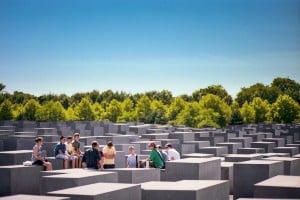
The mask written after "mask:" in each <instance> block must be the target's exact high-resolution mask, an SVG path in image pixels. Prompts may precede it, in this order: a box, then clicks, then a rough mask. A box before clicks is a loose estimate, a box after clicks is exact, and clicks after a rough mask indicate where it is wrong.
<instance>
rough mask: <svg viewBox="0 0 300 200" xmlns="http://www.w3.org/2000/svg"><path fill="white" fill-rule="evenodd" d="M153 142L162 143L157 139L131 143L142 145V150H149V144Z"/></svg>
mask: <svg viewBox="0 0 300 200" xmlns="http://www.w3.org/2000/svg"><path fill="white" fill-rule="evenodd" d="M151 142H155V144H156V145H158V144H159V145H161V142H160V141H158V140H156V141H151V140H150V141H136V142H130V144H139V145H140V149H141V152H142V150H149V147H148V146H149V144H150V143H151Z"/></svg>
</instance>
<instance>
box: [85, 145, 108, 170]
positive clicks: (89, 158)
mask: <svg viewBox="0 0 300 200" xmlns="http://www.w3.org/2000/svg"><path fill="white" fill-rule="evenodd" d="M82 167H83V168H90V169H100V170H101V169H103V159H102V156H101V153H100V151H99V144H98V142H97V141H93V142H92V149H88V150H87V151H86V152H85V153H84V154H83V157H82Z"/></svg>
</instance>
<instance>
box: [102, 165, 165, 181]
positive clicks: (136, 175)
mask: <svg viewBox="0 0 300 200" xmlns="http://www.w3.org/2000/svg"><path fill="white" fill-rule="evenodd" d="M105 171H110V172H116V173H117V174H118V178H119V180H118V183H144V182H149V181H160V169H155V168H115V169H107V170H105Z"/></svg>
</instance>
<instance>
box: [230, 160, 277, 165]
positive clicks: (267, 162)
mask: <svg viewBox="0 0 300 200" xmlns="http://www.w3.org/2000/svg"><path fill="white" fill-rule="evenodd" d="M279 162H281V161H275V160H247V161H244V162H240V163H235V164H237V165H270V164H276V163H279Z"/></svg>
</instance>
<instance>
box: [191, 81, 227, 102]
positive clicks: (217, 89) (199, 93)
mask: <svg viewBox="0 0 300 200" xmlns="http://www.w3.org/2000/svg"><path fill="white" fill-rule="evenodd" d="M207 94H214V95H216V96H218V97H220V98H221V99H222V100H223V101H225V102H226V103H227V104H228V105H231V104H232V97H231V96H230V95H229V94H228V92H227V91H226V90H225V89H224V88H223V87H222V86H221V85H210V86H208V87H207V88H202V89H199V90H196V91H195V92H193V94H192V96H193V99H194V101H200V100H201V99H202V98H203V97H204V96H205V95H207Z"/></svg>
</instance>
